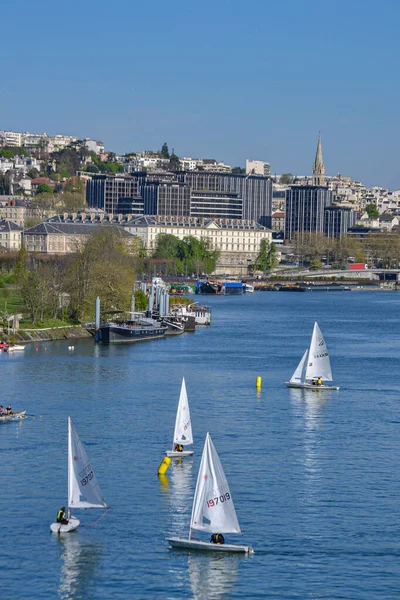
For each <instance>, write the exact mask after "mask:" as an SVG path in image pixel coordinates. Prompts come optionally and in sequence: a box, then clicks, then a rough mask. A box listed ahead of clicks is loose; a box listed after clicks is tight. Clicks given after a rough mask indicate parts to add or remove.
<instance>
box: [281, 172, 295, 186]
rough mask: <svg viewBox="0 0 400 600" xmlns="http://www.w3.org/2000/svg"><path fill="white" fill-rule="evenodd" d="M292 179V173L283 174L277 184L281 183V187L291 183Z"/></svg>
mask: <svg viewBox="0 0 400 600" xmlns="http://www.w3.org/2000/svg"><path fill="white" fill-rule="evenodd" d="M293 179H294V177H293V175H292V173H283V174H282V175H281V176H280V179H279V183H282V184H283V185H289V184H291V183H293Z"/></svg>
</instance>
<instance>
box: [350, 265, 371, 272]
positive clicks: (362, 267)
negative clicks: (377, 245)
mask: <svg viewBox="0 0 400 600" xmlns="http://www.w3.org/2000/svg"><path fill="white" fill-rule="evenodd" d="M347 268H348V269H349V270H350V271H360V270H362V271H364V270H365V269H368V265H367V264H366V263H350V264H349V265H347Z"/></svg>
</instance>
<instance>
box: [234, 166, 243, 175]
mask: <svg viewBox="0 0 400 600" xmlns="http://www.w3.org/2000/svg"><path fill="white" fill-rule="evenodd" d="M232 173H233V174H234V175H246V169H244V168H243V167H233V169H232Z"/></svg>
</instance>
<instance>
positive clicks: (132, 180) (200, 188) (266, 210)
mask: <svg viewBox="0 0 400 600" xmlns="http://www.w3.org/2000/svg"><path fill="white" fill-rule="evenodd" d="M121 199H124V206H126V205H127V202H128V200H131V201H132V205H133V209H132V211H131V212H132V213H134V214H140V211H141V207H142V204H143V213H142V214H146V215H172V216H185V217H189V216H198V217H207V218H228V219H230V218H233V219H247V220H254V221H256V222H258V223H260V224H261V225H264V226H266V227H270V226H271V212H272V211H271V208H272V183H271V180H270V179H269V178H267V177H262V176H254V175H251V176H249V175H248V176H246V175H233V174H232V173H208V172H205V171H203V172H176V173H160V174H148V173H146V172H138V173H132V174H131V175H94V176H93V177H92V178H91V179H89V180H88V181H87V183H86V202H87V205H88V206H89V207H90V208H99V209H102V210H105V211H106V212H108V213H110V214H117V212H118V210H119V209H118V203H119V202H120V200H121ZM124 214H126V213H124Z"/></svg>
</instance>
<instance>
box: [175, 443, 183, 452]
mask: <svg viewBox="0 0 400 600" xmlns="http://www.w3.org/2000/svg"><path fill="white" fill-rule="evenodd" d="M182 451H183V446H182V444H175V452H182Z"/></svg>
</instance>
